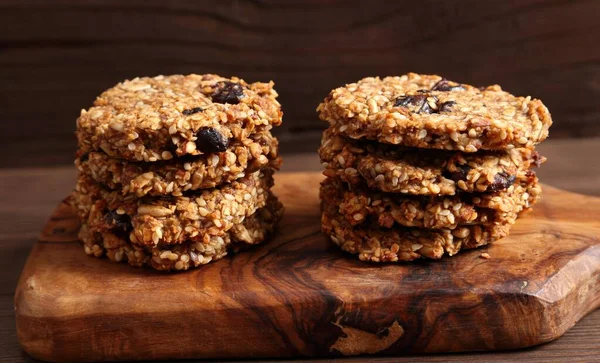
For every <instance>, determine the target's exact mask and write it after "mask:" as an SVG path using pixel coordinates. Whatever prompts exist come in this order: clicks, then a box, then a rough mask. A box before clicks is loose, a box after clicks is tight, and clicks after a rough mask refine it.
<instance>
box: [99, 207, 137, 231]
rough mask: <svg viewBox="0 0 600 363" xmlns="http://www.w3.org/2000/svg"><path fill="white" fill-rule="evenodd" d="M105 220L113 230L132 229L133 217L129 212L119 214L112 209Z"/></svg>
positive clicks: (105, 216)
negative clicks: (130, 216)
mask: <svg viewBox="0 0 600 363" xmlns="http://www.w3.org/2000/svg"><path fill="white" fill-rule="evenodd" d="M104 222H106V224H108V225H109V226H111V230H112V231H113V232H129V231H130V230H131V218H129V216H128V215H127V214H118V213H117V212H115V211H112V210H111V211H109V212H108V213H107V214H105V215H104Z"/></svg>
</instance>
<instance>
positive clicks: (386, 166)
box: [317, 73, 552, 262]
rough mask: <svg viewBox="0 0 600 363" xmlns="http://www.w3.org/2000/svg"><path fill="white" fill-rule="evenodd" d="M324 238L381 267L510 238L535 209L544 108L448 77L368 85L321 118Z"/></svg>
mask: <svg viewBox="0 0 600 363" xmlns="http://www.w3.org/2000/svg"><path fill="white" fill-rule="evenodd" d="M317 111H318V112H319V116H320V118H321V119H322V120H324V121H327V122H328V123H329V125H330V127H329V128H328V129H327V130H326V131H325V133H324V135H323V139H322V143H321V147H320V149H319V153H320V156H321V161H322V163H323V165H324V167H325V168H326V169H325V172H324V174H325V175H326V176H327V178H326V179H325V181H324V182H323V183H322V186H321V199H322V208H323V214H322V228H323V231H324V232H325V233H326V234H327V235H328V236H330V237H331V239H332V240H333V242H334V243H336V244H337V245H339V246H340V247H341V248H342V249H343V250H345V251H348V252H350V253H354V254H358V255H359V258H360V259H361V260H368V261H374V262H395V261H410V260H414V259H417V258H420V257H426V258H432V259H438V258H440V257H442V256H443V255H444V254H448V255H450V256H452V255H454V254H456V253H457V252H458V251H459V250H461V249H469V248H475V247H478V246H482V245H485V244H487V243H490V242H492V241H495V240H497V239H499V238H502V237H505V236H507V235H508V233H509V230H510V228H511V226H512V224H514V223H515V220H516V219H517V218H518V217H519V216H520V215H521V213H523V212H524V211H526V210H528V209H530V208H531V206H532V205H533V204H534V203H535V202H536V201H537V200H538V198H539V196H540V192H541V189H540V185H539V183H538V179H537V177H536V175H535V172H534V171H533V170H532V169H531V168H532V167H534V166H539V165H540V164H541V163H542V162H543V161H544V158H542V157H540V156H539V155H538V153H537V152H536V151H535V149H534V145H535V144H537V143H539V142H541V141H543V140H544V139H546V137H547V136H548V128H549V127H550V125H551V124H552V120H551V117H550V113H549V112H548V109H547V108H546V107H545V106H544V105H543V104H542V102H541V101H540V100H537V99H532V98H531V97H515V96H513V95H511V94H509V93H507V92H504V91H502V89H501V88H500V87H499V86H497V85H494V86H489V87H486V88H476V87H472V86H469V85H464V84H459V83H455V82H451V81H448V80H447V79H444V78H441V77H439V76H431V75H418V74H414V73H411V74H407V75H404V76H401V77H387V78H384V79H379V78H365V79H362V80H360V81H359V82H357V83H352V84H349V85H347V86H345V87H341V88H337V89H335V90H333V91H332V92H331V93H330V94H329V96H328V97H327V98H326V99H325V100H324V102H323V103H321V104H320V105H319V107H318V109H317Z"/></svg>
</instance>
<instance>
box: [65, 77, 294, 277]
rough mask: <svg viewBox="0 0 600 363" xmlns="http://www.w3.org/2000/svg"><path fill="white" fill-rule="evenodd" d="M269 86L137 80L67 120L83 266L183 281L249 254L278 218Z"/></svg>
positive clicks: (277, 115)
mask: <svg viewBox="0 0 600 363" xmlns="http://www.w3.org/2000/svg"><path fill="white" fill-rule="evenodd" d="M276 98H277V93H276V92H275V90H274V89H273V83H272V82H271V83H260V82H257V83H252V84H247V83H246V82H244V81H243V80H241V79H238V78H231V79H227V78H222V77H219V76H216V75H188V76H182V75H174V76H158V77H154V78H136V79H134V80H131V81H126V82H123V83H120V84H118V85H116V86H115V87H113V88H111V89H109V90H107V91H105V92H104V93H103V94H101V95H100V96H99V97H98V98H97V99H96V101H95V102H94V105H93V107H91V108H90V109H89V110H87V111H86V110H83V111H82V112H81V116H80V117H79V119H78V120H77V132H76V133H77V139H78V146H79V150H78V153H77V160H76V161H75V163H76V165H77V168H78V169H79V172H80V173H79V176H78V180H77V185H76V187H75V191H74V192H73V195H72V197H71V203H72V204H73V205H74V206H75V207H76V209H77V212H78V214H79V216H80V218H81V221H82V227H81V230H80V238H81V239H82V241H83V243H84V249H85V252H86V253H87V254H88V255H94V256H96V257H100V256H103V255H106V256H108V258H109V259H110V260H112V261H117V262H119V261H127V262H128V263H129V264H130V265H133V266H143V265H149V266H151V267H153V268H155V269H158V270H186V269H189V268H193V267H197V266H200V265H203V264H206V263H208V262H210V261H213V260H216V259H219V258H221V257H223V256H225V255H226V254H227V252H229V251H231V250H237V249H239V248H241V247H244V246H248V245H253V244H257V243H260V242H262V241H264V240H265V238H266V237H267V236H268V235H269V234H270V233H271V232H272V231H273V228H274V226H275V224H276V223H277V221H278V220H279V219H280V217H281V214H282V211H283V208H282V205H281V203H280V202H279V201H278V200H277V198H276V197H275V196H274V195H273V194H272V193H271V191H270V189H271V187H272V186H273V171H274V170H275V169H278V167H279V165H280V159H279V156H278V150H277V147H278V143H277V140H276V139H275V138H274V137H273V135H271V131H270V130H271V128H272V127H273V126H278V125H280V124H281V120H282V112H281V106H280V105H279V103H278V102H277V100H276Z"/></svg>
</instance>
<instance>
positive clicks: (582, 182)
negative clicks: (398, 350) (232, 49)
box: [0, 138, 600, 362]
mask: <svg viewBox="0 0 600 363" xmlns="http://www.w3.org/2000/svg"><path fill="white" fill-rule="evenodd" d="M539 149H540V151H541V152H542V154H543V155H545V156H547V157H548V160H549V161H548V162H547V163H546V164H545V165H543V167H542V168H541V169H540V170H539V172H538V174H539V176H540V179H541V180H542V181H543V182H544V183H546V184H549V185H552V186H556V187H559V188H562V189H566V190H570V191H574V192H578V193H583V194H589V195H596V196H600V163H598V154H600V138H593V139H569V140H550V141H547V142H545V143H544V144H543V145H541V146H540V147H539ZM319 169H320V165H319V162H318V159H317V156H316V154H314V153H312V154H294V155H288V156H287V157H285V164H284V167H283V171H284V172H285V171H318V170H319ZM74 180H75V170H74V167H71V166H64V167H55V168H35V169H33V168H28V169H0V200H1V201H2V203H1V204H0V214H1V218H0V226H1V227H2V228H1V229H0V231H1V232H0V266H2V269H3V273H2V274H1V275H0V361H2V362H26V361H31V360H32V359H31V358H29V357H28V356H27V355H26V354H25V353H23V351H22V350H21V349H20V347H19V344H18V341H17V337H16V332H15V321H14V313H13V293H14V290H15V286H16V283H17V279H18V277H19V274H20V272H21V269H22V267H23V264H24V262H25V259H26V258H27V255H28V253H29V250H30V248H31V246H32V244H33V243H35V241H36V238H37V235H38V233H39V231H40V229H41V227H42V225H43V224H44V222H45V220H46V218H47V217H48V215H49V214H50V213H51V212H52V210H53V209H54V208H55V207H56V205H57V203H58V202H59V201H60V200H61V199H62V198H63V197H64V196H66V195H67V194H68V193H69V191H70V189H71V188H72V186H73V184H74ZM347 360H348V361H358V360H362V358H354V359H347ZM372 360H373V361H377V362H386V361H391V360H392V359H389V358H373V359H372ZM513 360H519V361H525V360H526V361H528V362H548V361H557V362H563V361H566V360H569V361H581V362H592V361H600V311H598V310H597V311H595V312H593V313H591V314H590V315H588V316H587V317H585V318H584V319H582V320H581V321H580V322H579V323H578V324H577V325H576V326H575V327H573V328H572V329H571V330H570V331H569V332H567V333H566V334H565V335H564V336H563V337H562V338H560V339H558V340H556V341H554V342H551V343H548V344H544V345H542V346H539V347H534V348H530V349H525V350H519V351H511V352H496V353H471V354H451V355H432V356H422V357H404V358H400V359H398V358H394V359H393V361H407V362H408V361H411V362H414V361H419V362H421V361H434V362H447V361H453V362H454V361H456V362H465V361H466V362H469V361H486V362H500V361H513Z"/></svg>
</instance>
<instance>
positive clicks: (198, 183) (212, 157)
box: [75, 132, 281, 197]
mask: <svg viewBox="0 0 600 363" xmlns="http://www.w3.org/2000/svg"><path fill="white" fill-rule="evenodd" d="M277 148H278V142H277V139H275V138H274V137H273V136H272V135H271V133H270V132H263V133H257V134H254V135H252V136H251V137H250V138H249V139H244V140H241V141H237V140H236V141H235V142H234V143H230V144H229V146H228V147H227V150H226V151H223V152H219V153H212V154H208V155H198V156H193V157H182V158H177V159H174V160H171V161H158V162H155V163H144V162H131V161H127V160H123V159H117V158H112V157H110V156H108V155H106V154H105V153H103V152H95V151H92V152H90V153H87V154H83V155H81V156H80V157H79V158H78V159H77V160H76V161H75V164H76V165H77V168H78V169H79V171H80V172H81V173H82V174H84V175H87V176H88V177H90V178H92V179H94V180H95V181H96V182H98V183H100V184H102V185H105V186H107V187H108V188H110V189H113V190H121V191H122V193H123V194H135V195H137V196H138V197H142V196H144V195H156V196H159V195H173V196H181V195H182V193H183V192H185V191H188V190H197V189H208V188H213V187H215V186H218V185H221V184H223V183H228V182H231V181H234V180H237V179H239V178H243V177H245V176H246V175H248V174H251V173H253V172H255V171H257V170H260V169H262V168H265V167H267V166H269V167H271V168H275V169H278V168H279V166H280V164H281V160H280V159H279V156H278V150H277Z"/></svg>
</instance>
